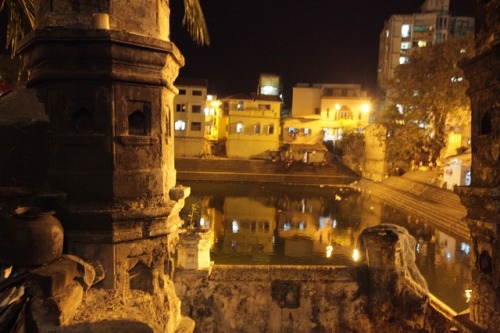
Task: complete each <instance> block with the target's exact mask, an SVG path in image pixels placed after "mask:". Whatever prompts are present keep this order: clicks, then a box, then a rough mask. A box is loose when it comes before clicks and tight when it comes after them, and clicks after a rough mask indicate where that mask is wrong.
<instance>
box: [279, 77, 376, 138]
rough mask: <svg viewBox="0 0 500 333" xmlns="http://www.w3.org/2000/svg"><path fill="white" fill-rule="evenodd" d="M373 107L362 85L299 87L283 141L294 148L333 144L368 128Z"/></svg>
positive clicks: (310, 85) (307, 85) (286, 124)
mask: <svg viewBox="0 0 500 333" xmlns="http://www.w3.org/2000/svg"><path fill="white" fill-rule="evenodd" d="M369 111H370V104H369V100H368V96H367V93H366V91H364V90H361V86H360V85H358V84H333V83H318V84H298V85H296V86H295V87H293V99H292V112H291V116H290V117H289V118H285V119H284V120H283V125H282V127H283V133H282V142H283V143H285V144H290V145H311V146H315V145H322V144H323V142H325V141H331V142H333V144H335V142H336V141H337V140H339V139H341V138H342V133H345V132H346V131H349V130H358V131H362V129H363V128H364V127H365V126H367V125H368V121H369Z"/></svg>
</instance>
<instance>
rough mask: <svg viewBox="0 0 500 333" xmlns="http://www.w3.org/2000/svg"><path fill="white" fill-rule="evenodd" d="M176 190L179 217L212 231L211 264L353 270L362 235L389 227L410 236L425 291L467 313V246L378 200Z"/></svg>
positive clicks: (329, 190) (354, 195)
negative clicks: (181, 197)
mask: <svg viewBox="0 0 500 333" xmlns="http://www.w3.org/2000/svg"><path fill="white" fill-rule="evenodd" d="M183 185H187V186H190V187H191V196H190V197H188V198H187V199H186V205H185V207H186V208H184V210H183V211H182V212H181V217H182V218H183V219H184V220H185V221H186V220H189V221H192V220H193V219H194V221H195V223H196V221H198V222H197V223H198V225H201V224H202V223H203V225H201V226H202V227H207V228H211V229H212V230H213V231H214V232H213V235H214V239H213V246H212V249H211V257H212V260H213V261H215V263H216V264H269V265H277V264H280V265H283V264H290V265H346V266H354V265H356V258H355V256H356V251H355V247H356V240H357V238H358V236H359V234H360V233H361V231H362V230H363V229H365V228H367V227H370V226H375V225H378V224H380V223H393V224H398V225H401V226H403V227H405V228H406V229H407V230H408V231H409V232H410V234H411V235H413V237H415V239H416V241H417V245H416V249H415V250H416V263H417V266H418V267H419V269H420V271H421V273H422V275H424V276H425V278H426V280H427V282H428V284H429V290H430V291H431V292H432V293H433V294H434V295H436V296H437V297H438V298H440V299H441V300H443V301H444V302H445V303H447V304H448V305H449V306H450V307H452V308H453V309H454V310H456V311H462V310H464V309H466V308H467V304H466V301H467V298H466V296H465V290H466V289H470V286H469V281H470V267H469V244H468V243H467V242H466V241H465V240H460V239H457V238H455V237H454V236H451V235H450V233H451V232H449V231H446V230H439V229H436V228H435V227H433V226H432V225H429V224H427V223H425V222H424V221H420V220H419V219H417V218H414V217H411V216H407V215H405V214H402V213H401V212H399V211H397V210H395V209H393V208H391V207H389V206H386V205H384V204H383V203H382V202H381V201H380V200H379V199H377V198H374V197H370V196H367V195H365V194H362V193H360V192H358V191H356V190H355V189H352V188H340V187H323V188H321V187H302V186H293V187H292V186H285V185H261V184H239V183H209V182H193V183H189V184H183ZM189 207H191V208H189ZM193 207H195V208H193ZM193 214H197V216H193ZM358 255H359V254H358Z"/></svg>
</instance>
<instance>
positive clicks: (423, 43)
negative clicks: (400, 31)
mask: <svg viewBox="0 0 500 333" xmlns="http://www.w3.org/2000/svg"><path fill="white" fill-rule="evenodd" d="M417 45H418V47H426V46H427V42H426V41H425V40H419V41H418V44H417Z"/></svg>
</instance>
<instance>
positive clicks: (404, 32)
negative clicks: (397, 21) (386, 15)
mask: <svg viewBox="0 0 500 333" xmlns="http://www.w3.org/2000/svg"><path fill="white" fill-rule="evenodd" d="M410 29H411V26H410V25H409V24H403V25H402V26H401V37H403V38H407V37H410Z"/></svg>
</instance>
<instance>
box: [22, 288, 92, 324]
mask: <svg viewBox="0 0 500 333" xmlns="http://www.w3.org/2000/svg"><path fill="white" fill-rule="evenodd" d="M83 294H84V293H83V287H82V286H81V285H80V284H79V283H78V282H73V283H71V284H69V285H67V286H66V287H65V289H64V291H63V292H61V293H59V294H58V295H56V296H53V297H48V298H39V297H34V298H33V299H32V301H31V312H32V313H33V319H34V320H35V322H36V324H37V326H38V328H39V330H40V332H50V331H52V330H54V329H55V327H57V326H61V325H64V324H66V323H68V322H69V321H70V320H71V319H72V318H73V316H74V315H75V314H76V311H77V309H78V307H79V306H80V304H81V303H82V300H83Z"/></svg>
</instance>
